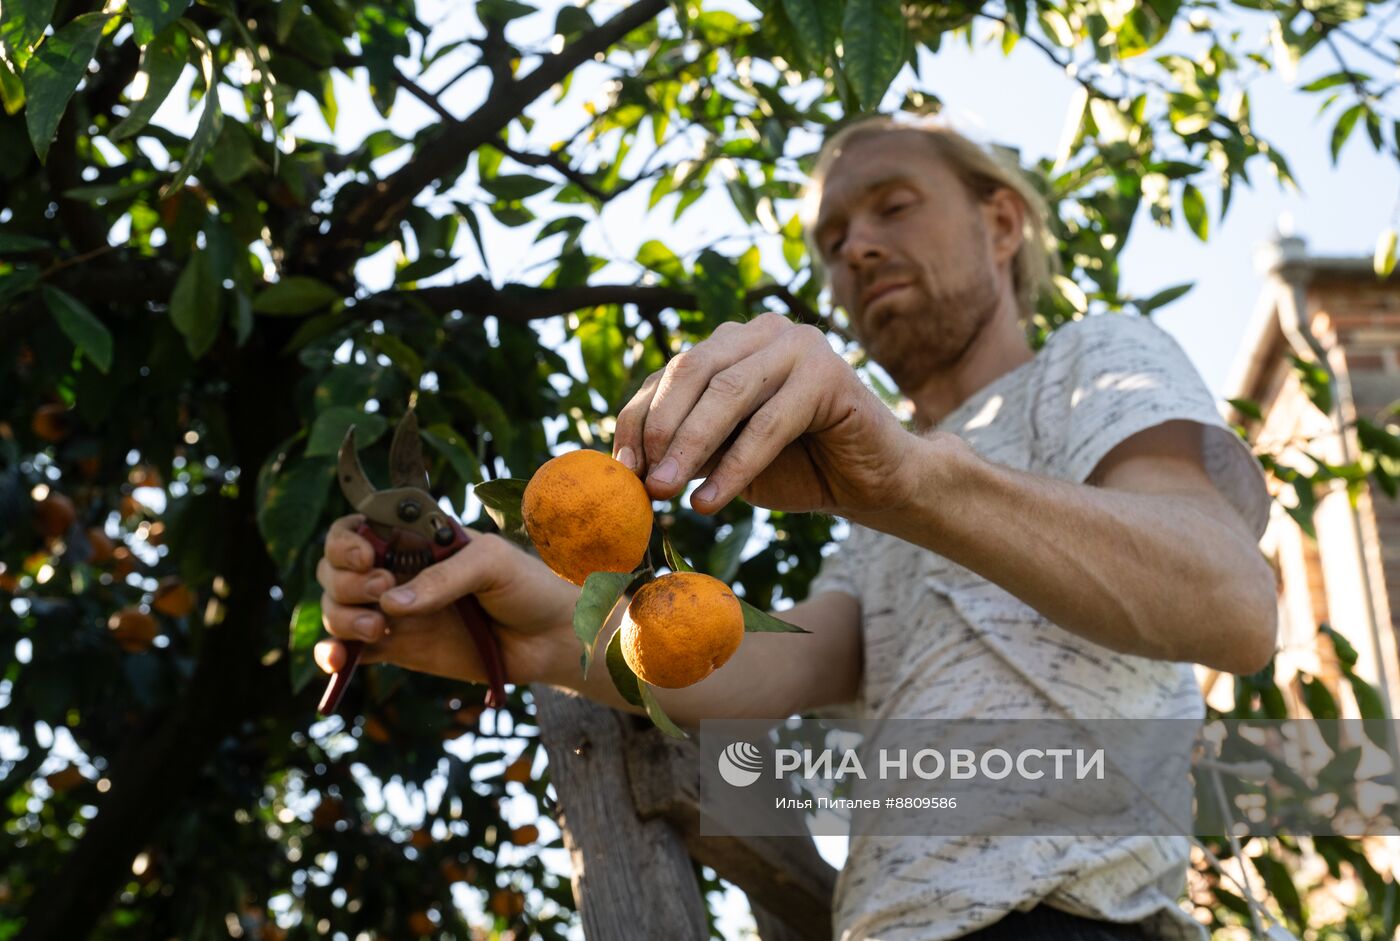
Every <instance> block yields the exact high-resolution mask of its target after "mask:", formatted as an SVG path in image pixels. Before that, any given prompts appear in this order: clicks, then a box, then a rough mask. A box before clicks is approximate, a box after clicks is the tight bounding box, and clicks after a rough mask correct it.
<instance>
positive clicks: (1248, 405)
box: [1225, 399, 1264, 421]
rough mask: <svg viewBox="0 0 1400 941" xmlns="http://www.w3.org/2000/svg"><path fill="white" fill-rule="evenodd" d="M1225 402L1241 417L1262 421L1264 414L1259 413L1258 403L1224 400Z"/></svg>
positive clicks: (1244, 400) (1247, 400)
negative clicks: (1246, 416) (1245, 416)
mask: <svg viewBox="0 0 1400 941" xmlns="http://www.w3.org/2000/svg"><path fill="white" fill-rule="evenodd" d="M1225 401H1227V402H1229V403H1230V404H1231V405H1232V406H1234V408H1235V411H1237V412H1239V413H1240V414H1241V415H1248V416H1249V417H1250V418H1253V419H1254V420H1256V421H1263V420H1264V413H1263V412H1262V411H1260V409H1259V403H1258V402H1255V401H1254V400H1252V399H1226V400H1225Z"/></svg>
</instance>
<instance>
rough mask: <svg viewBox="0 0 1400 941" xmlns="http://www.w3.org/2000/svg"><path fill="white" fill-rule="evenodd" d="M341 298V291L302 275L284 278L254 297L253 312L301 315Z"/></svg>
mask: <svg viewBox="0 0 1400 941" xmlns="http://www.w3.org/2000/svg"><path fill="white" fill-rule="evenodd" d="M339 299H340V292H339V291H337V290H336V289H335V288H333V287H331V286H330V285H329V284H326V283H324V282H322V281H317V280H316V279H315V278H308V277H305V276H302V275H293V276H291V277H287V278H283V279H282V280H281V281H278V282H277V283H276V284H274V285H272V286H271V287H269V288H268V289H267V290H265V291H263V292H261V293H260V294H258V296H257V297H255V298H253V312H254V313H258V314H272V315H276V316H300V315H302V314H309V313H311V312H312V311H314V310H320V309H321V308H322V307H325V306H326V305H327V304H329V303H330V302H331V301H336V300H339Z"/></svg>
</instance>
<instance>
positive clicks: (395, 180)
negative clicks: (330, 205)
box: [299, 0, 666, 276]
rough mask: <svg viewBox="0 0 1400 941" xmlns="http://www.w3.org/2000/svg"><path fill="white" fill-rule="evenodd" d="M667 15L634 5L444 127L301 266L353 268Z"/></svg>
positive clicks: (658, 5) (314, 244) (315, 245)
mask: <svg viewBox="0 0 1400 941" xmlns="http://www.w3.org/2000/svg"><path fill="white" fill-rule="evenodd" d="M665 9H666V0H642V2H639V3H635V4H632V5H631V6H629V7H627V8H626V9H624V10H623V12H621V13H619V14H618V15H617V16H615V17H613V18H612V19H611V20H608V21H607V22H606V23H604V24H603V25H601V26H599V27H598V28H597V29H594V30H592V31H590V32H588V33H586V34H585V35H583V36H581V37H580V38H579V39H578V40H577V41H576V42H573V43H571V44H570V45H569V46H567V47H565V48H564V49H563V50H562V51H560V52H559V53H556V54H554V55H550V56H547V57H545V58H544V59H543V60H542V61H541V62H540V64H539V65H538V66H537V67H536V68H535V69H534V71H532V72H531V73H530V74H529V75H527V76H525V77H524V78H521V79H514V80H512V81H511V82H510V83H509V84H508V85H506V86H505V87H503V88H500V89H493V93H492V95H491V96H490V97H489V98H488V99H487V100H486V102H485V103H484V104H483V105H482V106H481V107H480V108H478V109H477V110H476V112H475V113H473V114H472V115H471V116H470V117H468V118H466V119H465V120H463V121H460V122H457V123H455V124H453V125H450V126H448V127H446V128H445V129H444V130H443V132H442V133H441V134H439V135H438V137H437V139H436V140H434V141H432V142H431V143H429V144H428V145H426V146H424V147H423V148H421V149H420V150H419V151H418V152H417V153H416V154H415V155H414V157H413V159H411V160H410V161H409V162H408V163H407V164H405V165H404V166H403V167H401V168H400V169H399V170H397V171H396V172H394V173H393V174H391V175H390V176H389V177H387V178H386V179H383V180H380V181H379V182H378V183H376V184H375V185H374V186H373V187H372V188H371V189H370V192H369V195H368V197H367V198H365V199H363V200H361V201H360V202H359V203H357V204H356V205H354V206H352V207H350V208H349V209H348V210H347V211H346V212H345V214H344V215H343V216H342V217H341V218H339V219H336V220H335V221H334V222H332V224H331V228H330V231H329V232H327V233H326V234H325V235H324V236H321V237H319V238H318V239H316V240H314V241H310V242H308V243H307V245H306V247H305V250H304V253H303V257H302V259H301V261H302V262H303V265H302V266H299V267H304V268H305V269H306V270H309V271H315V272H320V273H321V274H322V275H323V276H328V275H329V274H330V273H332V272H334V271H337V270H342V269H348V268H349V267H350V266H351V265H353V263H354V261H355V260H356V259H357V258H358V257H359V254H360V251H361V249H362V248H363V246H364V245H365V243H366V242H368V241H370V240H372V239H373V238H375V237H376V236H381V235H383V234H385V233H387V232H390V231H392V230H393V228H394V227H395V226H396V225H398V223H399V222H400V220H401V219H402V218H403V215H404V213H405V212H406V211H407V210H408V208H409V206H411V205H412V204H413V198H414V197H415V196H417V195H418V193H419V192H421V191H422V190H423V188H424V187H426V186H427V185H429V184H430V183H431V182H432V181H433V180H435V179H437V178H438V177H441V176H442V175H444V174H445V173H447V172H448V171H449V170H451V169H452V168H453V167H455V166H457V165H458V164H460V163H461V162H462V160H463V159H464V158H465V157H466V156H467V155H468V154H470V153H471V152H472V151H474V150H475V149H476V148H477V147H480V146H481V145H482V144H485V143H490V142H491V141H493V140H494V139H495V138H496V136H497V135H498V134H500V132H501V131H503V130H504V129H505V128H506V127H507V126H508V125H509V124H510V122H511V121H512V120H514V119H515V118H516V117H518V116H519V115H520V114H521V113H522V112H523V111H524V110H525V108H526V106H527V105H529V104H530V103H531V102H532V101H534V100H535V99H536V98H538V97H539V96H540V95H542V94H544V93H545V92H546V91H548V90H549V89H550V88H551V87H553V86H554V85H555V84H556V83H558V82H560V81H562V80H563V79H564V78H565V77H566V76H567V75H568V74H569V73H570V72H572V71H573V70H574V69H576V68H578V67H579V66H580V65H582V64H583V63H585V62H587V61H589V60H590V59H592V58H593V57H594V56H595V55H597V54H599V53H603V52H606V51H607V50H608V48H609V47H611V46H612V45H613V44H615V43H617V42H619V41H621V40H622V38H623V37H624V36H626V35H627V34H628V33H630V32H631V31H632V30H634V29H636V28H637V27H639V26H641V25H642V24H644V23H646V22H647V21H648V20H650V19H652V18H654V17H656V16H658V15H659V14H661V13H662V12H663V11H664V10H665Z"/></svg>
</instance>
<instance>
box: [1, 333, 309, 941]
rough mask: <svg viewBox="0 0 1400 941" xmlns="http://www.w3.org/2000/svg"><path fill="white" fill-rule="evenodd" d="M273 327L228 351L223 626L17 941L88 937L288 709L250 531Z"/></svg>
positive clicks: (268, 431)
mask: <svg viewBox="0 0 1400 941" xmlns="http://www.w3.org/2000/svg"><path fill="white" fill-rule="evenodd" d="M285 339H286V338H285V337H283V336H281V335H280V334H279V333H278V332H276V331H264V332H262V333H261V335H260V340H261V342H262V344H265V345H262V346H260V345H258V343H257V341H255V342H254V343H253V344H250V345H249V346H247V347H244V348H243V349H242V350H239V351H237V353H234V354H233V355H234V356H235V357H236V359H235V360H234V361H233V362H232V363H231V366H232V368H231V369H230V370H229V374H230V379H231V383H230V385H231V386H232V388H233V389H234V390H235V391H234V392H233V393H232V394H231V395H230V396H229V401H228V403H227V408H228V413H229V427H230V429H231V430H232V434H233V436H234V443H235V447H236V454H237V458H238V460H239V463H240V465H241V467H242V470H243V474H242V478H241V480H240V487H239V491H238V497H237V498H236V499H235V500H234V501H232V502H231V503H230V504H227V505H226V508H225V514H224V519H222V520H219V521H218V524H219V525H218V531H217V533H210V534H209V538H210V539H211V540H216V541H217V543H218V544H219V545H221V546H223V547H224V549H225V555H224V557H223V560H222V561H223V565H222V567H221V572H222V574H223V576H224V578H225V579H226V580H227V581H228V583H229V586H230V594H229V597H228V599H227V604H228V608H227V611H226V613H225V617H224V619H223V622H222V623H220V624H218V625H215V626H210V627H206V628H205V629H204V631H205V634H204V641H203V646H202V648H201V651H200V659H199V663H198V664H197V666H196V667H195V672H194V674H193V676H192V677H191V678H190V682H189V685H188V686H187V687H186V689H185V692H184V697H183V699H182V700H181V702H180V703H179V704H178V705H176V706H175V707H174V708H172V709H171V710H170V712H169V713H168V714H167V715H166V716H165V717H164V719H163V721H161V722H160V723H159V724H158V725H157V726H156V727H155V731H154V732H153V733H152V734H151V735H150V736H149V737H147V738H145V739H142V740H135V741H130V742H129V743H128V744H127V746H126V747H125V748H124V749H123V750H122V751H121V752H120V753H118V754H117V755H116V756H114V757H113V758H112V759H111V767H110V771H109V773H108V777H109V778H110V779H111V782H112V787H111V789H110V790H109V791H108V792H107V793H106V794H104V795H102V796H101V798H100V800H99V802H98V804H97V809H98V813H97V816H96V818H94V819H93V820H92V821H91V822H90V823H89V824H88V825H87V828H86V832H84V834H83V837H82V839H81V840H79V842H78V845H77V846H76V847H75V848H74V850H73V851H72V852H71V853H70V854H69V855H68V856H67V857H66V858H65V859H64V861H63V864H62V866H60V867H59V869H58V871H56V872H54V873H52V874H51V875H49V877H48V879H47V880H46V881H45V882H43V883H42V884H41V885H39V886H38V888H37V889H36V891H35V892H34V895H33V896H32V898H31V899H30V901H29V904H28V905H27V907H26V908H25V912H24V914H25V918H26V921H25V924H24V927H23V928H22V929H21V931H20V933H19V935H18V936H17V938H16V941H78V939H81V938H86V937H88V936H90V935H91V933H92V931H93V929H94V928H95V927H96V925H97V923H98V921H99V920H100V919H101V918H102V915H103V914H104V913H105V912H106V911H107V909H108V907H109V906H110V905H111V902H112V898H113V896H114V895H115V894H116V893H117V892H118V891H119V890H120V889H121V888H122V886H123V885H124V884H125V882H126V881H127V880H128V879H130V877H131V863H132V860H133V859H134V858H135V857H136V855H137V854H138V853H140V852H141V851H142V850H144V849H146V848H147V847H149V846H151V844H152V840H153V839H155V838H156V837H157V835H158V834H159V832H160V830H161V827H162V825H163V824H164V823H165V822H166V821H168V820H170V819H171V818H173V817H175V816H177V815H179V814H180V813H183V812H185V810H186V809H187V808H188V806H189V801H190V799H191V794H190V790H191V787H192V786H193V784H194V783H195V782H196V781H197V780H198V779H199V776H200V772H201V770H202V769H203V768H204V766H205V764H206V762H207V761H208V760H209V757H210V755H211V754H212V753H213V751H214V749H215V748H216V747H217V746H218V745H219V743H220V741H221V740H223V739H224V738H225V737H227V736H229V735H232V734H236V733H237V732H238V729H239V725H240V724H241V723H242V722H243V721H245V720H248V719H252V718H255V717H256V718H265V717H270V716H274V715H276V714H278V713H280V712H282V711H285V710H286V709H288V708H289V707H290V705H291V702H292V699H291V690H290V687H289V683H288V680H287V671H286V666H285V664H281V663H279V664H277V665H275V666H272V667H265V666H263V665H262V664H261V663H260V659H261V657H262V654H263V652H264V651H263V650H262V649H261V647H262V638H263V636H264V627H265V622H266V618H267V616H268V591H269V589H270V587H271V586H272V585H273V584H275V582H276V578H277V575H276V571H275V569H274V567H273V564H272V561H271V560H270V559H269V558H268V556H267V550H266V548H265V547H264V545H263V542H262V537H261V536H260V535H259V533H258V528H257V523H256V516H257V507H256V505H255V500H256V488H255V487H254V478H255V476H256V473H257V469H258V467H259V466H260V463H261V461H262V460H263V458H264V457H265V456H266V455H267V454H268V453H269V452H270V451H271V449H272V448H274V447H276V445H277V443H278V442H279V441H281V440H282V439H283V438H284V437H285V436H286V435H287V434H289V433H290V431H289V430H288V429H287V428H284V427H283V426H282V425H281V424H279V423H277V422H275V421H270V420H269V416H275V415H287V416H289V417H290V418H291V419H293V420H295V413H294V412H293V411H292V410H291V409H289V408H288V407H287V403H289V402H290V401H291V400H292V388H293V385H294V383H295V381H296V378H297V374H298V372H299V367H297V366H296V364H295V363H294V362H287V361H282V360H281V359H280V358H279V357H278V356H277V354H276V351H277V350H278V349H280V348H281V346H280V345H279V344H281V343H284V342H285Z"/></svg>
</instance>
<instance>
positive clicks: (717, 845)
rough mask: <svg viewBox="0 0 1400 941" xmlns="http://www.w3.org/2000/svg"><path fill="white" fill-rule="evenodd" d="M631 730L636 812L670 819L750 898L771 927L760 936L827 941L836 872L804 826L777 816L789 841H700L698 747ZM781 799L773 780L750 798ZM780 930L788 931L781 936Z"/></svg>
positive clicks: (630, 726) (693, 849) (643, 726)
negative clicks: (781, 926)
mask: <svg viewBox="0 0 1400 941" xmlns="http://www.w3.org/2000/svg"><path fill="white" fill-rule="evenodd" d="M626 718H627V719H629V720H631V719H633V718H635V717H632V716H627V717H626ZM625 729H626V732H625V734H626V740H627V742H626V747H627V770H628V775H629V777H630V779H631V782H632V799H633V802H634V805H635V807H636V810H637V813H638V814H639V815H640V816H641V817H642V818H643V819H653V818H663V819H666V820H669V821H670V822H671V823H672V825H673V826H675V828H676V829H677V831H678V832H679V833H680V835H681V837H682V839H684V841H685V845H686V847H687V848H688V849H689V851H690V855H691V856H693V857H694V858H695V859H697V860H698V861H700V862H702V863H704V864H705V865H707V866H709V867H710V868H712V869H714V870H715V872H717V873H719V875H720V876H721V877H722V878H724V879H726V880H728V881H729V882H732V883H733V884H734V885H736V886H738V887H739V888H740V889H742V890H744V892H745V893H747V894H748V897H749V904H750V907H751V908H752V909H753V910H754V919H755V921H757V922H758V923H759V925H760V928H762V927H763V926H764V925H767V926H768V931H767V933H762V931H761V932H760V933H761V936H762V937H763V939H764V941H786V939H790V938H804V939H810V941H829V939H830V937H831V904H832V896H833V894H834V891H835V887H836V870H835V869H833V868H832V866H831V864H830V863H828V862H827V861H826V860H825V859H823V858H822V856H821V854H820V853H819V852H817V846H816V843H815V841H813V839H812V836H811V833H810V832H808V830H807V829H806V827H805V825H804V824H802V823H801V822H800V821H798V819H797V818H796V816H789V817H786V818H776V819H778V820H782V821H783V822H784V823H785V825H786V826H787V828H788V829H789V831H790V832H788V833H787V834H786V835H783V836H744V837H740V836H703V835H701V833H700V829H701V827H700V797H699V794H700V765H699V759H700V749H699V747H698V746H697V745H696V743H695V742H694V741H693V740H692V741H678V740H676V739H673V738H668V737H667V736H665V735H662V734H661V732H659V731H658V730H656V729H655V728H652V727H650V724H649V723H647V722H646V720H645V719H641V720H639V722H631V721H629V722H628V723H627V724H626V726H625ZM783 793H784V792H783V791H782V790H781V788H780V786H779V784H778V782H776V781H773V780H772V779H760V781H759V782H756V783H755V784H754V785H752V790H749V791H748V792H747V794H748V795H749V797H750V798H755V799H757V798H759V797H760V795H761V796H762V798H763V799H771V798H773V797H776V796H779V795H780V794H783ZM776 924H782V925H785V926H786V927H787V929H789V932H790V933H788V934H780V933H777V932H776V930H775V926H776Z"/></svg>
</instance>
